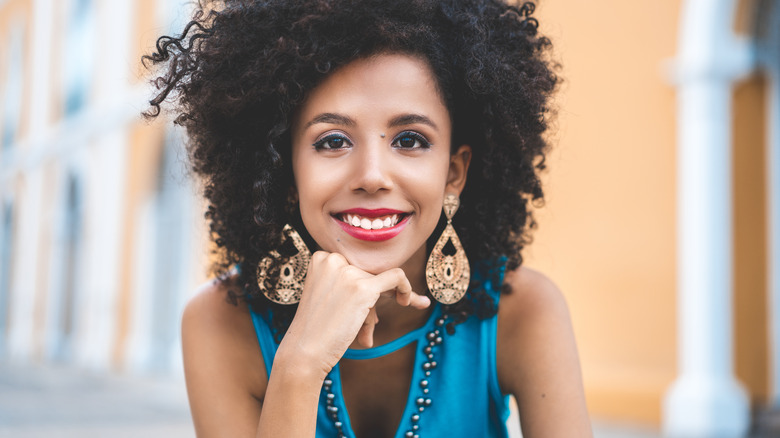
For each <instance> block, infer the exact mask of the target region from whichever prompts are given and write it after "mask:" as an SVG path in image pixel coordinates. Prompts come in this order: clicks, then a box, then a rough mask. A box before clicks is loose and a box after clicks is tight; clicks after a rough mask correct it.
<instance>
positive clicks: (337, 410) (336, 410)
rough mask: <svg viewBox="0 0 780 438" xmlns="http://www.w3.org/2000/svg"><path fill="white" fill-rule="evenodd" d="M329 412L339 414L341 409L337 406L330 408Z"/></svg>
mask: <svg viewBox="0 0 780 438" xmlns="http://www.w3.org/2000/svg"><path fill="white" fill-rule="evenodd" d="M328 412H331V413H334V414H337V413H338V412H339V408H338V407H337V406H328Z"/></svg>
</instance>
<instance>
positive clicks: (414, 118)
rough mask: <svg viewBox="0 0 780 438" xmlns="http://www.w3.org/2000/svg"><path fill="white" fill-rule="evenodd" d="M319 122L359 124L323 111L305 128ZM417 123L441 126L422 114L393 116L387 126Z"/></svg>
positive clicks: (347, 117) (345, 117)
mask: <svg viewBox="0 0 780 438" xmlns="http://www.w3.org/2000/svg"><path fill="white" fill-rule="evenodd" d="M317 123H328V124H331V125H344V126H350V127H351V126H355V125H357V123H356V122H355V120H353V119H352V118H351V117H349V116H346V115H344V114H337V113H322V114H318V115H316V116H315V117H314V118H312V119H311V120H309V122H308V123H306V126H304V129H306V128H308V127H309V126H312V125H316V124H317ZM416 123H419V124H422V125H428V126H430V127H431V128H433V129H435V130H437V131H438V130H439V127H438V126H436V123H434V122H433V120H431V119H430V118H429V117H426V116H424V115H422V114H401V115H400V116H396V117H393V118H392V119H391V120H390V122H389V123H388V124H387V126H388V128H395V127H397V126H405V125H414V124H416Z"/></svg>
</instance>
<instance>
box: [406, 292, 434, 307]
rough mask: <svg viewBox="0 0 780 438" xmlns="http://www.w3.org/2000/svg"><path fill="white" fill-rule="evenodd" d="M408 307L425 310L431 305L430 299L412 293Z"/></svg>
mask: <svg viewBox="0 0 780 438" xmlns="http://www.w3.org/2000/svg"><path fill="white" fill-rule="evenodd" d="M410 305H411V306H412V307H414V308H415V309H425V308H427V307H428V306H430V305H431V299H430V298H428V297H427V296H426V295H420V294H418V293H412V295H411V304H410Z"/></svg>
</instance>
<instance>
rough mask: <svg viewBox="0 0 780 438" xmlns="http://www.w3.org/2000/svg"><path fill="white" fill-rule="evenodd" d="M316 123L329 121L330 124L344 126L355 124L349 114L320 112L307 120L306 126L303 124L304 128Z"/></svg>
mask: <svg viewBox="0 0 780 438" xmlns="http://www.w3.org/2000/svg"><path fill="white" fill-rule="evenodd" d="M317 123H329V124H331V125H345V126H355V125H356V124H357V123H355V121H354V120H352V119H351V118H350V117H349V116H345V115H343V114H336V113H322V114H318V115H317V116H315V117H314V118H313V119H311V120H309V122H308V123H306V126H304V129H306V128H308V127H309V126H311V125H315V124H317Z"/></svg>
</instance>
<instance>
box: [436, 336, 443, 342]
mask: <svg viewBox="0 0 780 438" xmlns="http://www.w3.org/2000/svg"><path fill="white" fill-rule="evenodd" d="M441 341H443V339H442V338H441V336H438V337H437V338H436V340H435V341H434V342H436V343H437V344H441Z"/></svg>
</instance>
